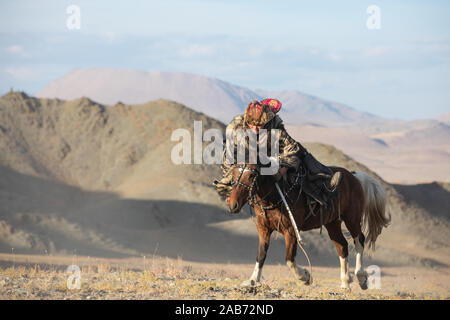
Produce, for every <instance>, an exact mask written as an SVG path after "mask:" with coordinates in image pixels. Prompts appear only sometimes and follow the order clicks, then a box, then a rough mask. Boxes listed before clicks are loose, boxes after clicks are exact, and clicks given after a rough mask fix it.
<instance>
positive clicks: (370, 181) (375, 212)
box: [353, 171, 391, 250]
mask: <svg viewBox="0 0 450 320" xmlns="http://www.w3.org/2000/svg"><path fill="white" fill-rule="evenodd" d="M353 174H354V176H355V177H356V178H357V179H358V180H359V182H360V183H361V186H362V188H363V191H364V198H365V202H364V203H365V204H364V211H363V214H362V219H361V229H362V231H363V233H364V234H365V237H366V241H365V243H366V244H367V247H368V248H369V249H373V250H375V241H376V240H377V237H378V235H379V234H380V233H381V231H382V229H383V227H387V226H388V225H389V223H390V222H391V216H390V215H389V217H386V215H385V214H386V212H385V211H386V200H387V198H386V193H385V192H384V189H383V187H382V186H381V184H380V183H379V182H378V181H377V180H376V179H375V178H373V177H371V176H369V175H368V174H367V173H365V172H360V171H357V172H354V173H353Z"/></svg>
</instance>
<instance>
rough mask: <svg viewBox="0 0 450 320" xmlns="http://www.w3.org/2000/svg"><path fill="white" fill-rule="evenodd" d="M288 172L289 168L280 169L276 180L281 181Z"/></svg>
mask: <svg viewBox="0 0 450 320" xmlns="http://www.w3.org/2000/svg"><path fill="white" fill-rule="evenodd" d="M287 171H288V168H287V167H281V168H280V169H278V172H277V174H276V175H275V180H277V182H278V181H280V179H281V178H282V177H283V176H285V175H286V172H287Z"/></svg>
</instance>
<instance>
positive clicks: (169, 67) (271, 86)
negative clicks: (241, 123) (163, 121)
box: [0, 0, 450, 120]
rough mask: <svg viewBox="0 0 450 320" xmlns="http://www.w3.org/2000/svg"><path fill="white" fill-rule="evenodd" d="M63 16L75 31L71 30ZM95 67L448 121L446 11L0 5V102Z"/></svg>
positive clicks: (365, 4) (446, 7) (412, 0)
mask: <svg viewBox="0 0 450 320" xmlns="http://www.w3.org/2000/svg"><path fill="white" fill-rule="evenodd" d="M71 5H75V6H77V8H79V12H80V15H79V29H78V28H69V27H68V21H69V25H70V22H73V21H74V20H73V11H72V12H69V13H68V11H67V10H68V8H69V7H70V6H71ZM374 5H375V6H376V9H377V10H376V11H371V10H368V8H370V7H371V6H374ZM374 26H375V27H379V28H374ZM91 67H113V68H123V69H136V70H143V71H156V70H158V71H170V72H189V73H195V74H201V75H205V76H208V77H212V78H218V79H221V80H224V81H227V82H230V83H232V84H235V85H239V86H242V87H247V88H250V89H263V90H298V91H301V92H303V93H307V94H311V95H315V96H318V97H320V98H324V99H328V100H332V101H335V102H340V103H344V104H347V105H349V106H351V107H353V108H355V109H358V110H361V111H366V112H370V113H373V114H376V115H379V116H383V117H387V118H398V119H403V120H415V119H423V118H433V117H435V116H437V115H438V114H441V113H445V112H450V89H449V88H450V85H449V83H450V1H418V0H408V1H402V0H389V1H365V0H354V1H350V0H348V1H298V0H296V1H257V0H249V1H237V0H223V1H215V0H208V1H201V0H197V1H189V0H164V1H148V0H147V1H137V0H134V1H133V0H129V1H104V0H95V1H93V0H85V1H77V0H71V1H66V0H54V1H50V0H47V1H39V0H37V1H36V0H35V1H32V0H28V1H25V0H14V1H12V0H2V1H1V2H0V93H2V94H3V93H5V92H7V91H9V90H10V88H14V89H15V90H24V91H25V92H27V93H29V94H34V93H36V92H38V91H39V90H41V89H42V88H44V87H45V86H46V85H47V84H48V83H50V82H51V81H53V80H55V79H57V78H59V77H62V76H64V75H65V74H67V73H68V72H70V71H71V70H73V69H76V68H91Z"/></svg>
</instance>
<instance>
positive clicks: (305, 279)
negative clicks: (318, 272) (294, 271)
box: [299, 269, 312, 286]
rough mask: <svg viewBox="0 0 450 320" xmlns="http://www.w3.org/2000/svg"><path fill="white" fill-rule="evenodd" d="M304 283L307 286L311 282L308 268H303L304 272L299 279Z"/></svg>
mask: <svg viewBox="0 0 450 320" xmlns="http://www.w3.org/2000/svg"><path fill="white" fill-rule="evenodd" d="M299 280H300V281H301V282H303V284H304V285H306V286H309V285H310V284H311V283H312V277H311V274H310V273H309V271H308V270H306V269H305V274H304V275H302V276H301V277H300V279H299Z"/></svg>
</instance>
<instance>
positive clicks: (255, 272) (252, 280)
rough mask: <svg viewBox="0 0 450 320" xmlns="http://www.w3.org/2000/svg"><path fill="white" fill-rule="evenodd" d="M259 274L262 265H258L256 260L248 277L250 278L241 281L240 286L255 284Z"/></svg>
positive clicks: (259, 276)
mask: <svg viewBox="0 0 450 320" xmlns="http://www.w3.org/2000/svg"><path fill="white" fill-rule="evenodd" d="M261 274H262V267H259V263H258V262H256V264H255V268H254V269H253V273H252V276H251V277H250V279H248V280H245V281H244V282H242V283H241V286H242V287H249V286H254V285H255V284H257V283H259V282H260V280H261Z"/></svg>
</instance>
